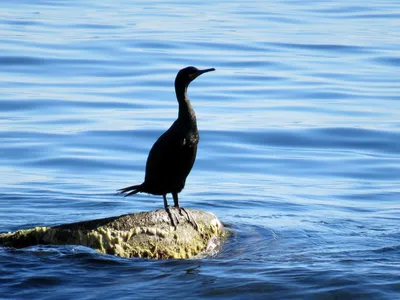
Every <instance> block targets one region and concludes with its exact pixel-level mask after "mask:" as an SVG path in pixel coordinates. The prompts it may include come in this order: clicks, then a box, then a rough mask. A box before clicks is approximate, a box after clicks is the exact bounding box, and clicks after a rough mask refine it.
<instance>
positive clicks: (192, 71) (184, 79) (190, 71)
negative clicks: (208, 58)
mask: <svg viewBox="0 0 400 300" xmlns="http://www.w3.org/2000/svg"><path fill="white" fill-rule="evenodd" d="M210 71H215V69H214V68H210V69H204V70H199V69H197V68H195V67H186V68H183V69H182V70H180V71H179V72H178V74H177V75H176V78H175V87H178V86H179V87H185V88H186V87H188V85H189V84H190V83H191V82H192V81H193V80H195V79H196V78H197V77H199V76H200V75H201V74H203V73H206V72H210Z"/></svg>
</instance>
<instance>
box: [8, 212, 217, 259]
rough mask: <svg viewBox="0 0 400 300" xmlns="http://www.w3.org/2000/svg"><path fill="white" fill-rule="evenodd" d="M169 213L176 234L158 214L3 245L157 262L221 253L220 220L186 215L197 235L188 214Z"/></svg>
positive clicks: (21, 235) (50, 230)
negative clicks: (77, 248) (76, 249)
mask: <svg viewBox="0 0 400 300" xmlns="http://www.w3.org/2000/svg"><path fill="white" fill-rule="evenodd" d="M170 210H171V211H172V212H173V213H174V215H175V216H176V217H177V220H178V222H179V224H178V225H177V227H176V228H175V227H173V226H171V221H170V219H169V216H168V214H167V212H166V211H165V210H155V211H150V212H140V213H135V214H128V215H122V216H119V217H111V218H105V219H97V220H91V221H83V222H77V223H71V224H64V225H59V226H54V227H36V228H32V229H26V230H18V231H16V232H11V233H3V234H0V245H2V246H5V247H14V248H24V247H29V246H33V245H39V244H42V245H43V244H44V245H49V244H51V245H83V246H87V247H91V248H94V249H96V250H97V251H99V252H101V253H105V254H112V255H119V256H122V257H143V258H154V259H166V258H191V257H194V256H196V255H198V254H201V253H207V252H211V251H215V250H216V249H217V248H218V247H219V245H220V244H221V240H222V239H223V237H224V236H225V230H224V228H223V226H222V224H221V222H220V221H219V220H218V218H217V217H216V216H214V215H213V214H211V213H208V212H204V211H201V210H192V209H186V210H187V211H188V212H189V213H191V215H192V216H193V218H194V219H195V220H196V222H197V225H198V228H197V229H195V227H194V226H193V224H192V223H190V222H189V220H188V217H187V215H186V214H184V213H183V214H180V212H179V210H178V209H176V208H170Z"/></svg>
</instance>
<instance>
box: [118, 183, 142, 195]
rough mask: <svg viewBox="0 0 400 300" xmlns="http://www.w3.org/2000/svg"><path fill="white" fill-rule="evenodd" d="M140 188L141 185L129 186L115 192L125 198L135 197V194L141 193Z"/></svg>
mask: <svg viewBox="0 0 400 300" xmlns="http://www.w3.org/2000/svg"><path fill="white" fill-rule="evenodd" d="M141 188H142V184H138V185H131V186H128V187H126V188H123V189H119V190H117V192H118V194H122V195H124V196H125V197H127V196H131V195H135V194H137V193H139V192H141V191H142V189H141Z"/></svg>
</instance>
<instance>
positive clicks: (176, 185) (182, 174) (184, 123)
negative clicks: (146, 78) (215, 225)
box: [118, 67, 215, 228]
mask: <svg viewBox="0 0 400 300" xmlns="http://www.w3.org/2000/svg"><path fill="white" fill-rule="evenodd" d="M210 71H215V69H214V68H211V69H204V70H199V69H197V68H195V67H186V68H184V69H182V70H180V71H179V72H178V74H177V75H176V78H175V93H176V98H177V99H178V103H179V114H178V119H176V121H175V122H174V123H173V124H172V126H171V127H170V128H169V129H168V130H167V131H166V132H164V133H163V134H162V135H161V136H160V137H159V138H158V140H157V141H156V142H155V143H154V145H153V147H152V148H151V150H150V153H149V156H148V158H147V162H146V175H145V179H144V182H143V183H142V184H138V185H132V186H128V187H126V188H123V189H120V190H118V192H119V193H120V194H125V196H131V195H134V194H136V193H139V192H141V193H148V194H153V195H162V196H163V198H164V207H165V210H166V211H167V212H168V215H169V217H170V219H171V222H172V225H173V226H175V227H176V225H177V221H175V220H174V218H173V215H172V213H171V211H170V209H169V206H168V202H167V194H168V193H171V194H172V197H173V199H174V207H176V208H178V209H179V211H180V212H181V211H182V210H183V211H184V212H185V213H186V215H187V217H188V219H189V221H190V222H191V223H192V224H193V226H195V227H196V228H197V224H196V222H195V221H194V219H193V217H192V216H191V215H190V214H189V213H188V212H187V211H186V210H185V209H184V208H182V207H180V206H179V200H178V193H180V192H181V191H182V189H183V188H184V187H185V182H186V177H187V176H188V175H189V173H190V171H191V169H192V167H193V164H194V161H195V160H196V153H197V144H198V142H199V131H198V130H197V122H196V115H195V113H194V110H193V108H192V105H191V104H190V101H189V98H188V96H187V88H188V86H189V84H190V83H191V82H192V81H193V80H194V79H196V78H197V77H198V76H200V75H201V74H203V73H206V72H210Z"/></svg>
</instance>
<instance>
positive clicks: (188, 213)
mask: <svg viewBox="0 0 400 300" xmlns="http://www.w3.org/2000/svg"><path fill="white" fill-rule="evenodd" d="M178 209H179V213H180V214H181V216H183V213H182V211H183V212H185V214H186V217H187V219H188V221H189V223H190V224H192V226H193V227H194V229H196V231H198V230H199V225H198V224H197V222H196V220H195V219H194V217H193V215H192V214H191V213H190V212H188V211H187V210H186V209H184V208H183V207H180V206H179V207H178Z"/></svg>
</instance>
